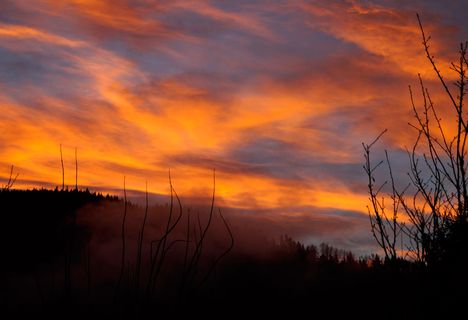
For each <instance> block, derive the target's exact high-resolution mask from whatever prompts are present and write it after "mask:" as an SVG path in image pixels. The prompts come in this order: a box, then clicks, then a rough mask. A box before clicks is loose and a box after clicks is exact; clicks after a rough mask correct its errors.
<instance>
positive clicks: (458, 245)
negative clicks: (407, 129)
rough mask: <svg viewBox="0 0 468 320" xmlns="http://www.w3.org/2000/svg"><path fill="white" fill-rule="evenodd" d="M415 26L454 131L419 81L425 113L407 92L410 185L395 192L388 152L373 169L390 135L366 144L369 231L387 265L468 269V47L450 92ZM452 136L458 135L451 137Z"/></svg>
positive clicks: (456, 67) (463, 47) (455, 67)
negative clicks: (377, 147) (375, 154)
mask: <svg viewBox="0 0 468 320" xmlns="http://www.w3.org/2000/svg"><path fill="white" fill-rule="evenodd" d="M417 20H418V23H419V27H420V31H421V37H422V44H423V47H424V51H425V54H426V57H427V59H428V61H429V62H430V64H431V65H432V68H433V70H434V72H435V74H436V76H437V78H438V80H439V82H440V84H441V87H442V89H443V92H444V93H445V96H446V98H447V100H448V104H449V106H450V110H451V111H452V115H445V116H447V117H449V119H450V121H452V120H451V118H450V116H453V117H454V119H455V126H454V127H452V126H450V125H449V126H448V125H447V123H446V122H444V120H443V119H442V118H441V116H440V111H439V110H438V109H437V108H436V106H435V104H434V102H433V100H432V98H431V94H430V92H429V90H428V89H427V87H426V85H425V84H424V81H423V79H422V77H421V76H420V75H418V77H419V87H420V88H419V90H420V95H421V97H422V106H421V107H417V103H416V101H415V99H414V93H413V89H412V87H411V86H409V95H410V101H411V106H412V110H413V114H414V120H415V122H414V123H410V125H411V127H412V128H414V129H415V130H416V133H417V136H416V139H415V142H414V144H413V146H412V148H410V149H409V150H408V151H407V152H408V158H409V171H408V177H409V183H408V184H407V185H406V186H405V187H403V188H398V187H397V186H396V183H395V178H394V173H393V172H392V165H391V162H390V159H389V155H388V153H387V151H385V160H383V161H380V162H378V163H376V164H374V163H373V162H372V161H371V159H370V154H371V148H372V147H373V146H374V144H375V143H376V142H377V141H378V140H379V139H380V137H381V136H382V135H383V134H384V133H385V132H386V130H385V131H384V132H382V133H381V134H380V135H379V136H378V137H377V138H376V139H375V140H374V141H373V142H372V143H370V144H363V148H364V158H365V164H364V170H365V173H366V175H367V178H368V190H369V196H370V202H371V205H370V206H369V207H368V208H369V217H370V223H371V230H372V233H373V235H374V238H375V239H376V241H377V243H378V245H379V246H380V247H381V248H382V250H383V253H384V256H385V259H386V261H387V262H396V261H397V260H399V259H404V258H408V257H409V258H411V259H413V260H415V261H417V262H419V263H421V264H422V265H425V266H437V265H441V264H454V263H458V262H461V261H462V260H463V261H464V262H465V263H466V260H467V258H466V257H467V253H466V251H467V249H468V239H467V232H468V224H467V217H468V186H467V183H468V180H467V179H468V176H467V174H468V173H467V170H468V168H467V160H468V159H467V152H468V150H467V138H468V115H467V112H466V110H465V95H466V88H467V84H468V78H467V73H466V71H467V69H468V62H467V48H468V42H464V43H463V42H462V43H460V48H459V51H458V61H457V62H455V63H452V64H451V67H450V69H451V71H452V72H453V73H454V74H455V76H456V81H455V83H454V85H453V87H452V86H450V85H449V83H448V82H447V80H446V79H445V78H444V76H443V75H442V71H441V69H440V67H439V66H438V63H437V61H436V58H435V57H434V56H433V55H432V53H431V51H430V37H428V36H426V34H425V31H424V28H423V25H422V23H421V19H420V17H419V15H417ZM451 132H454V134H453V135H450V134H451ZM384 164H385V165H386V167H387V170H388V177H389V178H388V180H387V181H384V182H383V183H382V184H377V182H376V178H375V172H376V170H377V169H378V168H379V167H381V166H382V165H384ZM385 187H388V188H389V190H390V191H389V194H388V196H384V194H383V191H382V190H384V188H385ZM388 202H390V203H391V205H390V206H388ZM385 203H387V205H386V204H385ZM389 207H390V208H389ZM403 213H404V214H405V215H406V217H407V220H408V221H407V222H406V223H404V222H402V219H401V218H402V215H403ZM401 238H404V239H406V241H405V242H406V247H405V248H404V250H402V251H399V250H398V249H397V247H398V239H401ZM460 259H461V260H460Z"/></svg>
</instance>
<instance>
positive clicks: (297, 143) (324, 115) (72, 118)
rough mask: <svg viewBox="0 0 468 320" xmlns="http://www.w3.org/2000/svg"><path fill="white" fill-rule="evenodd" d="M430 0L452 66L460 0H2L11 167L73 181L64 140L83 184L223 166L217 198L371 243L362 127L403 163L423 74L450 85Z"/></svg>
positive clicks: (462, 22) (0, 38) (2, 112)
mask: <svg viewBox="0 0 468 320" xmlns="http://www.w3.org/2000/svg"><path fill="white" fill-rule="evenodd" d="M416 12H419V14H420V15H421V17H422V20H423V23H424V26H425V29H426V32H427V33H428V34H431V36H432V40H431V50H432V51H433V53H434V54H435V55H436V56H437V58H438V59H437V61H438V62H439V63H440V67H441V69H442V70H443V72H445V73H446V76H447V79H450V74H449V73H448V71H447V69H448V66H449V62H450V61H452V60H454V59H455V58H456V54H457V50H458V45H459V42H460V41H462V40H467V39H468V20H467V19H466V13H467V12H468V2H467V1H462V0H460V1H444V2H442V1H436V0H431V1H427V0H420V1H383V0H380V1H377V0H375V1H357V0H356V1H353V0H348V1H334V0H310V1H306V0H303V1H300V0H283V1H281V0H278V1H267V0H256V1H251V0H224V1H223V0H217V1H215V0H213V1H205V0H193V1H191V0H183V1H182V0H181V1H178V0H163V1H161V0H159V1H158V0H0V178H1V180H0V183H1V184H3V183H4V181H5V180H7V179H8V175H9V170H10V167H11V165H14V166H15V170H16V172H18V173H19V178H18V182H17V184H16V187H40V186H46V187H55V186H57V185H61V179H62V178H61V169H60V144H62V147H63V157H64V162H65V179H66V184H67V185H70V186H74V184H75V174H74V170H75V169H74V165H75V160H74V152H75V147H76V148H77V149H78V161H79V181H78V183H79V185H80V186H82V187H90V188H91V189H93V190H102V191H106V192H107V191H108V192H113V193H117V194H120V193H121V189H122V187H123V177H124V176H126V181H127V188H128V189H129V190H131V191H133V192H134V193H138V191H144V188H145V181H146V180H147V181H148V188H149V191H150V192H151V193H152V194H154V195H165V194H167V193H168V191H169V187H168V178H167V176H168V170H169V169H171V173H172V177H173V184H174V187H175V189H176V190H177V192H178V193H179V194H181V195H183V196H185V197H188V198H192V199H196V198H203V197H206V196H207V195H209V193H210V192H211V187H212V181H211V179H212V171H213V169H214V168H215V169H216V193H217V203H218V205H220V206H223V207H227V208H231V209H232V210H239V211H242V212H250V213H252V214H255V212H263V213H264V214H265V215H267V216H268V218H269V219H270V220H275V219H276V220H277V221H280V222H281V223H283V224H284V225H285V232H288V226H290V225H291V228H292V229H294V228H296V229H297V228H299V227H298V226H299V225H301V224H303V223H304V222H306V223H305V225H306V226H307V225H309V226H310V230H315V231H316V232H317V233H320V232H322V233H323V234H324V237H325V236H326V235H330V234H333V236H330V237H329V238H340V237H341V236H343V237H344V238H346V239H348V240H346V241H348V242H347V243H344V245H346V246H348V247H353V246H358V245H361V246H362V245H365V243H367V242H365V241H367V240H365V239H368V238H369V234H368V233H369V230H368V229H367V228H368V226H367V223H368V219H367V212H366V204H367V194H366V181H365V176H364V175H363V170H362V162H363V156H362V146H361V142H370V141H371V140H372V139H373V138H374V137H376V136H377V135H378V134H379V133H380V132H381V131H382V130H383V129H385V128H388V129H389V132H388V134H387V135H386V136H385V137H384V138H383V139H382V141H381V144H380V145H379V147H378V148H377V149H376V155H375V156H376V158H379V157H381V156H382V154H381V153H379V152H380V151H382V150H383V148H387V149H389V151H390V154H391V155H392V159H393V160H394V162H395V165H396V166H397V167H399V166H400V165H401V168H403V167H404V165H405V161H406V156H405V151H404V150H405V146H408V145H411V142H412V140H413V138H414V132H412V131H411V128H410V127H409V126H408V124H407V123H408V121H410V120H411V109H410V100H409V94H408V85H413V86H416V85H417V83H418V82H417V74H418V72H419V73H421V75H422V77H423V78H424V79H425V81H426V83H427V85H428V86H429V88H431V90H433V92H434V93H433V95H434V100H435V101H436V103H439V105H440V108H442V109H443V107H444V103H445V102H446V101H445V100H444V99H445V98H444V96H443V94H441V93H440V91H438V86H437V82H436V79H435V77H434V75H433V73H432V70H431V67H430V65H429V63H428V62H427V61H426V60H425V56H424V53H423V48H422V45H421V37H420V32H419V27H418V23H417V19H416ZM442 113H443V112H442ZM402 170H403V169H402ZM301 227H302V228H304V225H302V226H301ZM305 229H307V228H305ZM317 230H318V231H317ZM320 230H321V231H320ZM312 233H313V232H312V231H311V234H308V233H307V230H303V231H302V232H299V234H300V235H301V236H302V238H303V239H307V237H309V236H310V237H311V238H313V237H314V235H313V234H312ZM363 233H365V234H364V235H363ZM361 236H362V239H361V238H360V237H361ZM363 239H364V240H363ZM353 241H354V243H353ZM359 241H361V242H362V243H360V242H359ZM369 245H370V244H369Z"/></svg>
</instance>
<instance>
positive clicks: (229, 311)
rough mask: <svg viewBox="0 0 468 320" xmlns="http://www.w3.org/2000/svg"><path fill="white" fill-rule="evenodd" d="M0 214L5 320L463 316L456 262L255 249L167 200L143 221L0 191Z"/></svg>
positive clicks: (217, 221)
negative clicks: (427, 263)
mask: <svg viewBox="0 0 468 320" xmlns="http://www.w3.org/2000/svg"><path fill="white" fill-rule="evenodd" d="M0 208H1V209H0V210H1V211H0V215H1V220H0V221H1V222H0V250H1V252H2V263H1V265H0V281H1V287H0V299H1V300H0V301H1V302H0V303H1V311H0V313H1V314H2V315H3V316H2V315H0V316H1V318H3V319H10V318H11V319H12V318H20V317H33V316H34V317H36V316H46V317H47V318H48V319H50V318H61V319H83V318H100V319H105V318H112V319H116V318H117V319H119V318H122V319H134V318H158V317H159V318H161V317H163V316H164V317H165V316H191V317H193V316H201V317H205V318H211V317H213V318H214V317H216V318H224V317H230V316H239V317H242V318H253V317H255V316H260V317H266V316H286V317H288V319H295V318H309V319H314V318H315V319H325V318H326V319H329V318H353V319H354V318H358V319H359V318H365V319H370V318H372V319H424V318H435V317H439V318H443V319H451V318H464V314H465V313H466V308H465V305H466V302H465V300H466V293H465V291H466V288H467V284H468V279H467V272H466V271H467V270H466V265H467V264H466V262H464V260H463V259H454V260H452V261H450V263H446V264H442V265H439V266H436V267H431V268H428V267H426V266H422V265H418V264H416V263H410V262H405V261H398V262H394V263H391V264H390V263H384V262H382V261H381V260H380V259H379V258H378V257H377V256H372V257H363V258H356V257H355V256H354V255H353V254H352V253H351V252H345V251H341V250H338V249H335V248H333V247H330V246H328V245H326V244H321V245H320V246H318V247H316V246H307V247H306V246H304V245H302V244H301V243H299V242H296V241H294V240H292V239H290V238H289V237H287V236H284V237H282V238H281V239H277V240H276V241H271V240H265V241H264V243H260V244H257V247H256V248H255V249H253V248H249V246H248V245H247V246H246V245H245V244H243V245H241V244H240V243H242V241H240V240H241V239H236V238H235V232H232V229H231V228H229V224H225V223H223V221H225V220H224V219H226V221H228V220H229V217H225V218H224V217H222V216H221V213H220V215H216V214H215V213H213V212H211V211H210V208H209V206H208V209H206V208H205V209H206V210H205V211H206V212H205V213H204V214H202V213H199V214H197V215H196V216H194V215H193V214H192V215H190V213H189V211H188V210H187V211H186V209H185V208H183V207H182V206H180V207H179V206H178V203H177V201H176V199H173V203H172V205H170V204H168V205H165V206H154V207H150V208H148V209H147V210H146V211H147V212H150V213H151V214H152V215H151V219H149V218H148V217H147V218H148V220H146V221H145V214H144V213H145V208H142V207H138V206H134V205H131V204H127V205H125V203H124V201H123V200H121V199H117V198H115V197H104V196H102V195H99V194H94V193H90V192H88V191H59V190H55V191H50V190H36V191H13V190H10V191H3V192H1V193H0ZM90 212H92V214H91V213H90ZM124 215H126V217H125V219H123V217H124ZM144 221H145V222H144ZM122 226H123V228H122ZM171 228H172V229H171ZM122 232H123V233H122ZM232 234H234V236H233V239H231V238H230V235H232ZM124 247H125V249H124V250H123V251H124V252H123V254H122V248H124ZM122 257H123V258H122ZM122 261H123V263H122ZM122 265H123V267H122Z"/></svg>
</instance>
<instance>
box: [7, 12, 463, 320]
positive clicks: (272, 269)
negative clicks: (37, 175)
mask: <svg viewBox="0 0 468 320" xmlns="http://www.w3.org/2000/svg"><path fill="white" fill-rule="evenodd" d="M418 21H419V24H420V28H421V34H422V41H423V47H424V50H425V53H426V54H427V58H428V60H429V62H430V63H431V65H432V66H433V69H434V72H435V74H436V76H437V78H438V79H439V80H440V84H441V86H442V90H443V91H444V92H445V93H446V95H447V98H448V100H449V103H450V104H451V106H452V107H453V108H452V110H453V111H454V114H455V119H456V129H455V136H454V137H449V136H448V134H447V131H448V130H447V128H446V127H445V125H444V124H443V123H442V120H441V117H440V115H439V114H438V112H437V107H436V106H435V105H434V103H433V102H432V100H431V98H430V92H429V90H428V89H427V88H426V86H425V85H424V82H423V79H422V78H421V77H419V79H420V92H421V95H422V98H423V101H424V102H423V106H422V108H418V107H417V104H416V103H415V99H414V93H413V90H412V89H411V87H410V101H411V104H412V108H413V111H414V120H415V123H414V124H413V125H412V126H413V127H414V128H415V129H416V142H415V144H414V146H413V147H412V148H410V149H409V151H408V156H409V172H408V176H409V179H410V182H409V184H408V185H404V186H403V188H399V186H397V182H396V181H395V178H394V177H395V175H394V172H393V171H392V164H391V161H390V159H391V155H389V154H388V153H387V152H385V157H384V160H383V161H380V162H379V161H377V162H374V160H373V157H372V156H373V153H372V150H373V149H372V148H373V147H374V146H375V145H376V144H377V143H378V142H379V140H380V138H381V136H382V135H379V136H378V137H377V138H376V139H375V140H374V141H372V142H371V143H369V144H363V147H364V175H365V176H366V177H367V178H368V189H369V198H370V203H369V220H370V227H369V232H372V234H373V236H374V238H375V240H376V242H377V244H378V245H379V246H380V248H381V252H379V253H378V254H377V253H376V254H372V255H369V256H361V257H357V256H356V255H355V254H353V252H351V251H347V250H341V249H338V248H335V247H333V246H331V245H329V244H327V243H321V244H318V245H313V244H309V245H305V244H303V243H301V242H299V241H296V240H294V239H293V238H291V237H290V236H288V235H283V236H282V237H280V238H278V239H273V240H272V239H269V240H267V239H261V240H259V239H260V238H255V237H253V238H252V239H253V240H251V242H249V241H247V240H244V239H242V238H241V237H240V236H239V235H238V234H236V231H237V230H236V229H235V228H233V227H232V221H231V218H232V217H230V216H229V215H227V214H225V213H223V210H222V208H218V206H217V204H216V178H215V174H214V173H213V190H212V197H211V199H210V201H209V202H208V203H206V204H205V205H196V206H190V204H188V205H187V204H185V203H183V201H182V200H181V198H180V196H179V195H178V194H177V192H176V190H175V186H173V184H172V180H171V178H170V173H169V187H170V195H169V196H168V202H167V203H165V204H154V205H150V204H149V202H148V192H146V197H145V204H144V205H141V204H138V205H137V204H134V203H132V202H130V201H129V200H128V199H127V194H126V189H125V182H124V188H123V191H124V197H123V198H119V197H116V196H111V195H103V194H99V193H95V192H91V191H89V190H88V189H86V190H80V189H79V188H78V161H76V184H75V187H74V188H70V189H69V188H67V187H66V186H65V182H64V178H63V177H64V165H63V159H62V158H61V168H62V186H61V188H59V187H57V188H55V189H54V190H49V189H32V190H18V189H15V181H16V180H17V175H15V173H14V170H13V167H12V170H11V174H10V178H9V180H8V181H7V183H6V184H5V185H4V187H3V188H2V189H1V190H0V208H1V210H0V215H1V219H2V222H1V224H0V228H1V231H0V249H1V253H2V263H1V264H0V277H1V278H0V281H1V283H2V288H1V290H0V299H1V301H2V302H1V303H2V311H0V312H1V313H3V314H5V315H7V314H11V315H15V316H16V317H19V316H32V315H40V316H45V317H46V318H49V319H50V318H76V319H82V318H84V317H91V318H95V317H96V318H97V317H100V318H114V319H115V318H118V319H119V318H122V319H133V318H141V319H143V318H157V317H162V316H182V315H183V316H202V317H224V316H231V315H237V316H246V317H253V316H256V315H260V316H267V315H276V316H278V315H283V314H284V315H286V316H288V317H292V318H294V317H298V316H300V315H306V316H307V317H310V318H318V319H321V318H325V317H327V318H351V317H353V318H354V317H359V318H379V319H421V318H426V317H442V318H451V317H455V316H456V315H457V314H458V315H459V314H463V312H464V311H463V305H464V294H463V289H464V288H465V287H466V286H467V284H468V279H467V273H466V270H467V267H468V253H467V250H468V221H467V217H468V211H467V207H468V191H467V189H468V188H467V179H468V177H467V163H466V158H465V157H466V153H467V151H466V147H465V146H466V141H467V137H468V131H467V128H468V119H466V111H465V110H464V97H465V94H466V84H467V75H466V69H467V68H468V62H467V58H466V51H467V48H468V43H466V42H465V43H461V44H460V50H459V60H458V61H457V62H456V63H454V64H452V71H453V72H455V74H456V75H457V76H458V78H457V81H456V83H455V85H454V88H455V90H456V93H454V91H453V90H452V89H451V85H450V84H449V83H447V81H446V80H445V78H444V77H443V75H442V72H441V71H440V69H439V67H438V65H437V62H436V60H435V58H434V56H433V55H432V54H431V52H430V46H429V40H430V37H427V36H426V35H425V33H424V29H423V26H422V24H421V21H420V19H419V16H418ZM420 148H422V149H424V151H420ZM60 151H61V147H60ZM75 154H76V151H75ZM381 169H383V170H386V172H387V173H388V180H387V181H383V182H381V183H380V182H379V181H377V179H376V175H375V172H376V171H377V170H381ZM379 183H380V184H379ZM384 198H385V199H387V200H386V201H384V200H383V199H384ZM389 203H390V205H389ZM363 205H364V204H363ZM401 242H403V243H404V244H401ZM253 243H255V245H253ZM251 244H252V245H251ZM399 246H400V247H399Z"/></svg>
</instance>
